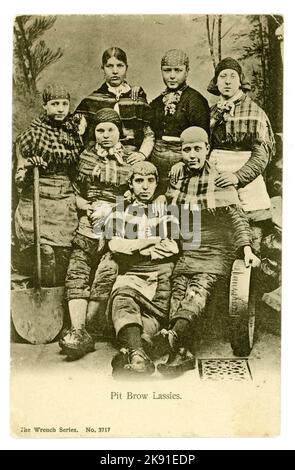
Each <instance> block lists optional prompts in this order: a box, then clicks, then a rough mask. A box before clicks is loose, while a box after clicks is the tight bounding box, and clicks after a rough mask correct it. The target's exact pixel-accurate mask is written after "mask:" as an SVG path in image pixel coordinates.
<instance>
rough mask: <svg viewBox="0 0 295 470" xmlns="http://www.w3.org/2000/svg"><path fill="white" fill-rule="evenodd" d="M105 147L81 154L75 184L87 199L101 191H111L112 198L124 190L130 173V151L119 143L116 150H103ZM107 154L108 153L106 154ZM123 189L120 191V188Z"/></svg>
mask: <svg viewBox="0 0 295 470" xmlns="http://www.w3.org/2000/svg"><path fill="white" fill-rule="evenodd" d="M102 150H103V149H101V147H100V148H97V147H92V148H91V149H89V150H84V151H83V153H82V154H81V158H80V162H79V167H78V175H77V178H76V182H75V186H76V188H77V191H78V192H79V193H80V194H81V195H82V196H83V197H86V199H95V194H96V192H97V194H99V195H101V191H106V192H107V193H109V197H110V198H111V200H115V197H116V196H117V195H119V194H120V193H121V192H122V195H123V192H124V190H126V189H127V187H125V186H126V185H127V181H128V177H129V175H130V168H131V166H130V165H129V164H127V163H126V160H127V157H128V153H127V151H126V150H125V148H124V147H123V146H122V145H121V144H120V143H119V145H117V146H116V148H115V151H113V149H110V152H107V153H106V152H105V151H102ZM106 154H107V155H106ZM123 186H124V188H123V189H122V191H120V188H122V187H123ZM107 199H109V198H107Z"/></svg>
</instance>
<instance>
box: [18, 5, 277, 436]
mask: <svg viewBox="0 0 295 470" xmlns="http://www.w3.org/2000/svg"><path fill="white" fill-rule="evenodd" d="M11 28H13V106H12V118H13V123H12V124H13V130H12V131H13V132H12V133H13V142H12V177H11V188H12V191H11V200H12V213H11V221H12V228H11V233H12V237H11V365H10V432H11V435H12V436H13V437H18V438H47V439H48V438H80V437H85V438H87V437H91V438H101V437H103V438H105V437H272V436H278V435H279V434H280V406H281V405H280V376H281V374H280V369H281V364H280V348H281V339H280V334H281V252H282V249H281V247H282V216H281V214H282V168H283V165H282V160H283V104H282V103H283V42H284V18H283V16H282V15H277V14H273V15H270V14H260V15H257V14H256V15H254V14H252V15H251V14H247V15H246V14H244V15H233V14H232V15H230V14H214V15H213V14H202V15H200V14H195V15H193V14H174V15H159V14H158V15H153V14H150V15H55V16H53V15H19V16H16V17H15V18H14V20H13V24H11Z"/></svg>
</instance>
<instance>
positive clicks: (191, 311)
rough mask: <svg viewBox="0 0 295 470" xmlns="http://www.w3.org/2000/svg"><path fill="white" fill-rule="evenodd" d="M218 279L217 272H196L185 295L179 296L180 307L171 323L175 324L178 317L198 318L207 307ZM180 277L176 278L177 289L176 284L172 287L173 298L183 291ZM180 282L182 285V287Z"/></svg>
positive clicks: (187, 285)
mask: <svg viewBox="0 0 295 470" xmlns="http://www.w3.org/2000/svg"><path fill="white" fill-rule="evenodd" d="M217 279H218V276H217V275H216V274H210V273H198V274H194V275H193V276H192V277H191V278H190V279H189V280H188V282H187V284H186V290H185V295H184V296H183V298H182V300H180V298H178V308H177V310H174V311H173V315H171V318H170V324H171V326H173V325H174V324H175V322H176V320H177V319H180V318H182V319H184V320H188V321H189V322H192V321H193V320H195V319H197V318H198V317H199V316H200V315H201V314H202V312H203V311H204V309H205V306H206V303H207V301H208V299H209V297H210V295H211V293H212V290H213V287H214V285H215V283H216V281H217ZM179 281H180V279H177V278H176V279H175V280H174V281H173V282H175V286H176V285H177V286H178V287H177V289H175V286H174V287H173V288H172V292H173V294H172V299H171V302H173V300H174V299H173V296H175V295H176V293H177V294H178V296H179V297H180V294H181V295H182V293H183V286H184V283H183V280H182V283H181V282H179ZM180 284H181V285H182V287H180Z"/></svg>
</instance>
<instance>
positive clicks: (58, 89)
mask: <svg viewBox="0 0 295 470" xmlns="http://www.w3.org/2000/svg"><path fill="white" fill-rule="evenodd" d="M42 98H43V103H44V104H46V103H47V102H48V101H50V100H58V99H66V100H70V93H69V91H68V90H67V89H66V88H65V87H64V86H63V85H60V84H58V83H51V84H50V85H48V86H47V87H46V88H44V90H43V93H42Z"/></svg>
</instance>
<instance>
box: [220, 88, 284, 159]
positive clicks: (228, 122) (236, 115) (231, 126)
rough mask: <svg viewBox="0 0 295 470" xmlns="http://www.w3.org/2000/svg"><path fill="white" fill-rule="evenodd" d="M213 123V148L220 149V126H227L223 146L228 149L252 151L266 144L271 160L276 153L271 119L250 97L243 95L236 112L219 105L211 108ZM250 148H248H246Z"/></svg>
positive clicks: (235, 106) (235, 108) (236, 103)
mask: <svg viewBox="0 0 295 470" xmlns="http://www.w3.org/2000/svg"><path fill="white" fill-rule="evenodd" d="M211 121H212V122H213V123H214V124H213V127H212V128H211V136H212V146H213V148H218V139H219V136H218V134H217V132H216V131H217V130H218V126H219V125H220V124H223V125H224V126H225V140H223V142H221V143H222V146H223V147H224V146H225V145H226V146H227V148H231V147H239V148H242V149H244V150H251V145H253V144H254V143H264V144H266V146H267V148H268V151H269V156H270V158H271V157H272V156H273V155H274V152H275V139H274V135H273V131H272V128H271V124H270V122H269V119H268V117H267V115H266V114H265V112H264V111H263V109H261V108H260V107H259V106H258V105H257V104H256V103H255V102H254V101H253V100H252V99H251V98H250V97H249V96H246V95H245V94H243V95H242V97H241V98H240V99H238V100H237V101H236V102H235V103H234V112H230V110H225V109H219V107H218V104H216V105H214V106H213V107H212V108H211ZM246 147H248V148H246Z"/></svg>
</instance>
